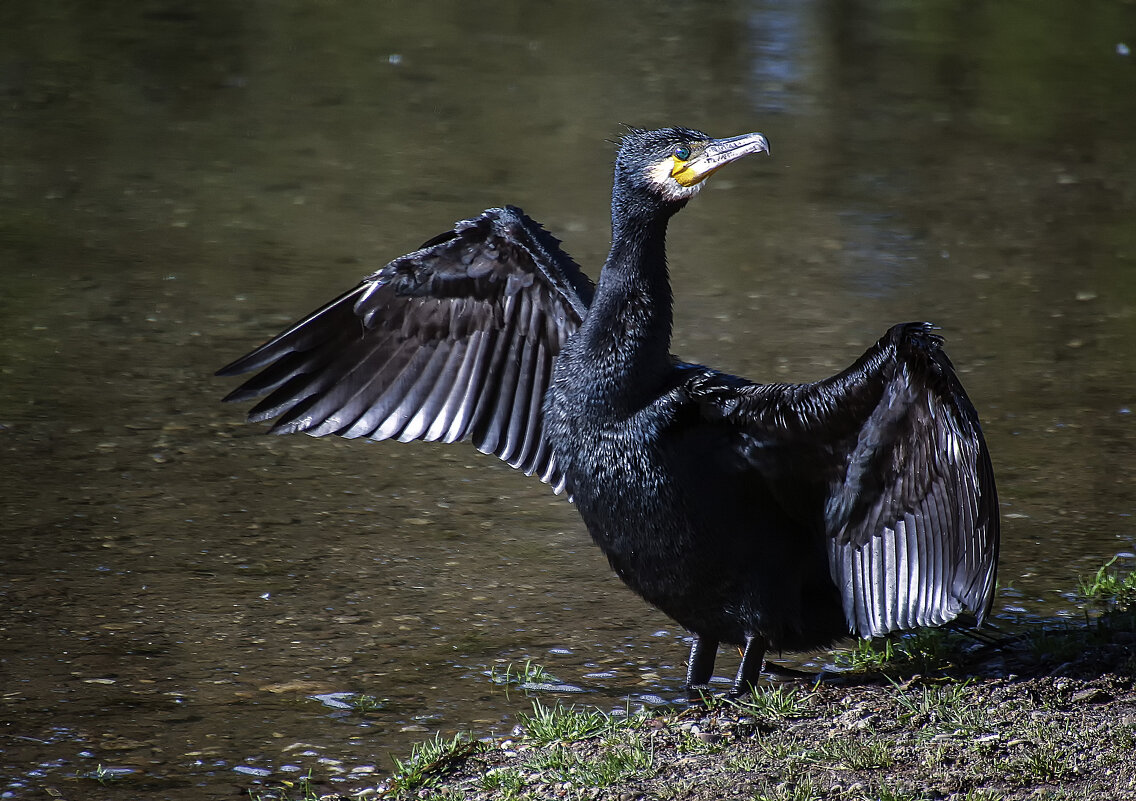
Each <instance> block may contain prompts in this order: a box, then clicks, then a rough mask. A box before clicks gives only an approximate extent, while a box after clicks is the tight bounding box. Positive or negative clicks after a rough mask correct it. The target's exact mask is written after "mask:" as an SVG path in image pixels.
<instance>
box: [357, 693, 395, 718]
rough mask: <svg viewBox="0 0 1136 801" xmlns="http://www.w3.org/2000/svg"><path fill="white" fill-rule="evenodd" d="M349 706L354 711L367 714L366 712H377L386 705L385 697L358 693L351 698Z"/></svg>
mask: <svg viewBox="0 0 1136 801" xmlns="http://www.w3.org/2000/svg"><path fill="white" fill-rule="evenodd" d="M350 703H351V708H352V709H354V710H355V711H356V712H362V713H363V714H367V713H368V712H378V711H379V710H381V709H384V708H385V707H386V705H387V699H386V698H378V697H376V696H374V695H367V694H365V693H360V694H359V695H356V696H355V697H353V698H352V699H351V702H350Z"/></svg>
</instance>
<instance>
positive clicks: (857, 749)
mask: <svg viewBox="0 0 1136 801" xmlns="http://www.w3.org/2000/svg"><path fill="white" fill-rule="evenodd" d="M893 745H894V744H893V743H887V742H883V741H880V740H866V741H863V742H860V741H858V740H853V739H834V740H829V741H828V742H826V743H824V744H823V745H821V746H820V747H819V748H817V749H815V750H813V751H811V752H810V753H809V758H810V759H811V760H812V761H813V762H815V763H816V764H818V765H821V766H824V767H827V768H830V769H837V770H840V769H843V770H876V769H878V768H890V767H891V766H892V765H894V764H895V756H894V754H893V753H892V747H893Z"/></svg>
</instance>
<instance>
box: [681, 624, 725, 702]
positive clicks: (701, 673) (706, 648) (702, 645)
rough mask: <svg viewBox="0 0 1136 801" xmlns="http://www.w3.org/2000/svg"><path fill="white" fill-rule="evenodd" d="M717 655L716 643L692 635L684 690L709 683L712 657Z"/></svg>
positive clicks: (711, 672)
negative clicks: (692, 639)
mask: <svg viewBox="0 0 1136 801" xmlns="http://www.w3.org/2000/svg"><path fill="white" fill-rule="evenodd" d="M717 654H718V641H717V640H709V639H704V638H702V637H701V636H699V635H698V634H695V635H694V642H693V643H691V644H690V661H689V662H688V663H687V666H686V688H687V689H688V690H693V689H695V688H697V687H705V686H706V685H708V684H709V683H710V676H711V675H713V673H714V657H715V656H717Z"/></svg>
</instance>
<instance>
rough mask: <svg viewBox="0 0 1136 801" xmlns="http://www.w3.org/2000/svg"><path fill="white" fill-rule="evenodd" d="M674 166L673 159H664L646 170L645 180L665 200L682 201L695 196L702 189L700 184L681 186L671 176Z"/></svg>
mask: <svg viewBox="0 0 1136 801" xmlns="http://www.w3.org/2000/svg"><path fill="white" fill-rule="evenodd" d="M674 166H675V161H674V159H673V158H669V157H668V158H665V159H663V160H662V161H660V162H658V163H657V164H654V165H652V166H651V167H649V168H648V170H647V178H648V179H649V180H650V182H651V183H652V184H654V186H655V187H656V189H657V190H658V192H659V194H660V195H662V196H663V198H665V199H666V200H684V199H685V198H689V197H693V196H694V195H697V194H698V190H699V189H701V188H702V184H701V183H697V184H695V185H694V186H683V185H682V184H680V183H679V182H678V181H676V180H675V179H674V177H673V176H672V175H671V170H673V169H674Z"/></svg>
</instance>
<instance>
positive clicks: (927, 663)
mask: <svg viewBox="0 0 1136 801" xmlns="http://www.w3.org/2000/svg"><path fill="white" fill-rule="evenodd" d="M959 645H960V641H959V637H958V635H957V634H955V633H954V632H951V631H950V630H948V629H943V628H926V629H918V630H917V631H913V632H910V633H907V634H899V635H891V636H888V637H877V638H875V639H868V640H856V642H855V643H854V644H853V646H852V647H851V648H849V649H848V650H846V651H844V652H842V653H839V654H837V655H836V665H837V667H840V668H843V669H845V670H849V671H853V672H857V673H876V672H880V671H883V670H885V669H887V668H905V669H906V668H911V669H914V670H917V671H920V672H924V673H927V672H933V671H936V670H942V669H944V668H946V667H949V666H950V665H952V664H953V663H955V662H956V661H957V659H958V656H959Z"/></svg>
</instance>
